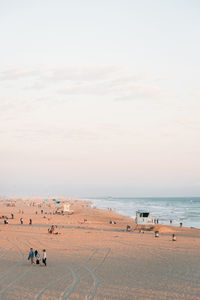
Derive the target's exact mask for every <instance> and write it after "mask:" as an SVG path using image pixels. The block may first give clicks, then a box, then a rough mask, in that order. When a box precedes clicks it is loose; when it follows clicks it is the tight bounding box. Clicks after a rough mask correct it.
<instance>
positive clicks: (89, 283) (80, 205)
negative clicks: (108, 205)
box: [0, 200, 200, 300]
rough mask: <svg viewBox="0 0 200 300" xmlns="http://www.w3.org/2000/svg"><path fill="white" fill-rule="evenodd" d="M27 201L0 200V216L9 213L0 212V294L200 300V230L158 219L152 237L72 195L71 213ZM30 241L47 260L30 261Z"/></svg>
mask: <svg viewBox="0 0 200 300" xmlns="http://www.w3.org/2000/svg"><path fill="white" fill-rule="evenodd" d="M30 202H31V201H28V200H27V201H22V200H21V201H20V200H19V201H17V202H16V206H15V207H7V206H6V205H5V202H3V201H2V202H0V216H2V215H7V216H8V217H10V214H11V213H14V219H13V220H11V219H8V223H9V224H8V225H4V224H3V222H4V221H3V220H2V219H0V299H7V300H12V299H37V300H38V299H63V300H64V299H88V300H91V299H124V300H128V299H200V280H199V279H200V230H197V229H189V228H177V227H173V226H162V225H159V226H158V229H159V231H160V237H159V238H155V237H154V232H144V233H139V232H138V231H137V230H136V231H131V232H126V230H125V229H126V225H127V224H128V225H130V226H131V228H132V229H134V228H135V223H134V221H133V220H131V219H129V218H127V217H123V216H120V215H117V214H115V213H114V212H112V211H109V210H99V209H95V208H91V207H90V205H89V204H88V203H87V202H81V201H75V202H72V206H71V209H73V210H74V213H73V214H72V215H70V216H66V215H65V216H62V215H52V214H51V215H50V214H49V213H50V212H52V211H53V207H52V208H49V207H48V206H46V205H44V204H43V206H42V207H40V208H38V207H37V203H40V202H41V201H40V200H37V201H36V202H37V203H36V204H35V206H29V204H30ZM41 209H43V210H44V212H47V214H41V213H40V211H41ZM19 210H23V211H24V214H23V215H22V213H21V212H20V213H19ZM36 211H38V214H37V215H36V214H35V212H36ZM44 216H45V218H44ZM21 217H23V219H24V224H23V225H20V221H19V220H20V218H21ZM30 218H31V219H32V220H33V224H32V225H29V224H28V223H29V219H30ZM84 219H85V220H86V219H87V221H85V222H84ZM110 220H112V221H115V222H116V224H110ZM52 224H55V225H57V226H58V227H57V228H56V231H58V232H59V234H58V235H52V234H49V233H48V228H49V227H50V225H52ZM172 233H176V236H177V241H176V242H172V240H171V234H172ZM30 247H33V248H34V249H37V250H38V251H39V252H40V254H42V249H44V248H45V249H46V250H47V267H44V266H36V265H31V264H30V261H28V260H27V257H28V252H29V249H30Z"/></svg>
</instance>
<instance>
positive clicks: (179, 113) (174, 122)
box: [0, 0, 200, 197]
mask: <svg viewBox="0 0 200 300" xmlns="http://www.w3.org/2000/svg"><path fill="white" fill-rule="evenodd" d="M199 12H200V3H199V1H198V0H190V1H188V0H167V1H161V0H151V1H150V0H101V1H97V0H84V1H82V0H73V1H72V0H71V1H69V0H57V1H55V0H43V1H39V0H24V1H23V0H18V1H15V0H1V1H0V31H1V35H0V36H1V47H0V195H8V196H40V195H41V196H43V195H45V196H55V195H60V196H61V195H62V196H71V197H106V196H113V197H144V196H164V197H168V196H200V159H199V157H200V118H199V115H200V84H199V81H200V55H199V53H200V34H199V28H200V18H199Z"/></svg>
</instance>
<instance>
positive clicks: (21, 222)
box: [20, 218, 33, 225]
mask: <svg viewBox="0 0 200 300" xmlns="http://www.w3.org/2000/svg"><path fill="white" fill-rule="evenodd" d="M20 224H21V225H23V224H24V220H23V218H20ZM32 224H33V221H32V219H29V225H32Z"/></svg>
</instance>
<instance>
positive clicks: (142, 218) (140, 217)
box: [135, 210, 154, 225]
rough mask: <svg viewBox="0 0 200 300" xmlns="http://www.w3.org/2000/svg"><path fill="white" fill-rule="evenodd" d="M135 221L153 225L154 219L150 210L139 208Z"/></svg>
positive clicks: (139, 223) (140, 223)
mask: <svg viewBox="0 0 200 300" xmlns="http://www.w3.org/2000/svg"><path fill="white" fill-rule="evenodd" d="M135 222H136V224H137V225H151V224H153V223H154V220H153V219H152V218H151V217H150V212H149V211H144V210H137V211H136V218H135Z"/></svg>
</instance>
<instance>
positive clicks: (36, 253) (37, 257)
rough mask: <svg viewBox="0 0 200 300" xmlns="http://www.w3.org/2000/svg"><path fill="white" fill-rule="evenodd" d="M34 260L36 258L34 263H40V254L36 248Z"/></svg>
mask: <svg viewBox="0 0 200 300" xmlns="http://www.w3.org/2000/svg"><path fill="white" fill-rule="evenodd" d="M35 260H36V265H40V254H39V252H38V251H37V250H35Z"/></svg>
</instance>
